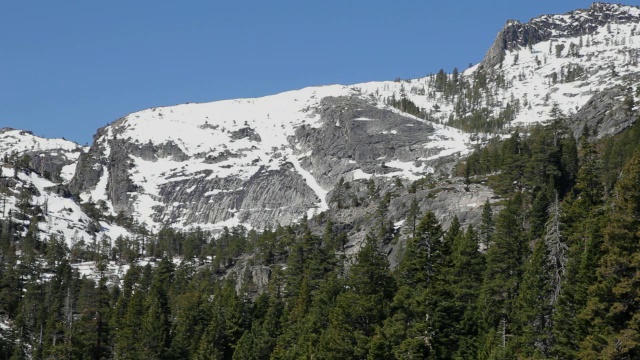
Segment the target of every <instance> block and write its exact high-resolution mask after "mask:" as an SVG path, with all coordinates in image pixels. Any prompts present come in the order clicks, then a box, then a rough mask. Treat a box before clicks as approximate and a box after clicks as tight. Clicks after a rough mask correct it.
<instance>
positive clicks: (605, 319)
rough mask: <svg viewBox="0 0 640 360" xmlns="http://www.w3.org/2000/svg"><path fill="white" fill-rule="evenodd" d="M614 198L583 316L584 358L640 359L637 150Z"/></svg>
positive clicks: (639, 166) (639, 177) (639, 159)
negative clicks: (586, 328)
mask: <svg viewBox="0 0 640 360" xmlns="http://www.w3.org/2000/svg"><path fill="white" fill-rule="evenodd" d="M614 194H615V198H614V199H613V204H612V205H613V206H612V208H611V210H610V212H609V222H608V225H607V227H606V228H605V230H604V243H603V250H604V255H603V256H602V258H601V260H600V264H599V266H598V271H597V281H596V283H595V284H594V285H593V286H592V287H591V288H590V289H589V300H588V304H587V307H586V309H585V310H584V312H583V316H585V317H586V318H587V319H589V321H590V323H591V329H590V334H589V335H588V336H587V337H586V339H585V340H584V341H583V342H582V343H581V344H580V348H581V350H580V356H581V357H584V358H592V357H602V358H608V359H614V358H615V359H623V358H627V359H632V358H639V357H640V315H639V314H640V312H639V311H638V310H640V309H639V308H640V303H639V302H638V299H640V286H638V284H640V231H638V229H640V150H636V152H635V153H634V155H633V157H632V158H631V159H630V160H629V162H628V163H627V164H626V166H625V167H624V168H623V171H622V174H621V177H620V180H619V181H618V183H617V184H616V188H615V193H614Z"/></svg>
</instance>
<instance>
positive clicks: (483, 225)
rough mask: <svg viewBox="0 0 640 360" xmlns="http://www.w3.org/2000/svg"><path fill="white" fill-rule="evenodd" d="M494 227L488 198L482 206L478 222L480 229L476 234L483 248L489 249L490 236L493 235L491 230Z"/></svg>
mask: <svg viewBox="0 0 640 360" xmlns="http://www.w3.org/2000/svg"><path fill="white" fill-rule="evenodd" d="M494 230H495V227H494V225H493V210H491V203H490V202H489V199H487V201H485V203H484V206H483V207H482V218H481V222H480V231H479V234H478V236H479V237H480V244H481V245H482V247H483V249H484V250H487V249H489V245H490V243H491V237H492V236H493V232H494Z"/></svg>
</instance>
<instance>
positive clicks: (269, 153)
mask: <svg viewBox="0 0 640 360" xmlns="http://www.w3.org/2000/svg"><path fill="white" fill-rule="evenodd" d="M639 22H640V9H638V8H636V7H630V6H622V5H611V4H604V3H595V4H593V5H592V6H591V7H590V8H589V9H584V10H577V11H574V12H571V13H568V14H564V15H545V16H541V17H538V18H535V19H532V20H531V21H530V22H528V23H520V22H518V21H508V22H507V23H506V25H505V26H504V28H503V29H502V30H500V32H499V33H498V36H497V38H496V41H495V43H494V45H493V46H492V47H491V49H489V51H488V52H487V55H486V57H485V59H484V60H483V61H482V62H481V63H480V64H477V65H475V66H472V67H470V68H468V69H466V70H464V71H457V70H454V71H453V72H451V73H446V72H444V71H441V72H439V73H438V74H434V75H429V76H426V77H424V78H419V79H413V80H396V81H383V82H369V83H363V84H355V85H350V86H343V85H332V86H320V87H309V88H305V89H301V90H296V91H289V92H285V93H281V94H277V95H273V96H267V97H262V98H256V99H238V100H227V101H218V102H212V103H203V104H183V105H177V106H168V107H158V108H152V109H147V110H143V111H139V112H136V113H133V114H130V115H127V116H125V117H123V118H121V119H119V120H117V121H115V122H113V123H112V124H110V125H108V126H106V127H104V128H101V129H99V130H98V132H97V134H96V135H95V137H94V142H93V144H92V146H91V147H90V148H89V149H82V148H80V147H79V146H77V145H75V144H73V145H71V144H67V143H65V144H66V145H64V146H62V145H61V146H60V148H61V149H62V148H64V149H65V150H64V154H67V155H65V156H66V157H65V156H63V157H64V159H65V160H64V161H62V162H60V164H63V165H61V166H60V165H56V167H55V168H52V169H50V170H47V171H49V173H50V174H52V173H53V172H51V171H54V172H57V173H56V175H58V177H59V178H58V180H60V181H62V182H63V183H64V184H67V183H68V188H69V189H70V190H71V192H72V193H74V194H77V195H78V196H79V197H80V198H81V199H82V201H88V202H94V203H99V204H101V206H102V207H104V208H106V209H108V211H109V212H111V214H113V215H116V214H122V215H125V216H129V217H132V218H133V219H135V220H136V221H137V222H139V223H144V224H146V225H147V226H149V227H151V228H155V229H158V228H160V227H162V226H165V225H169V226H174V227H180V228H190V227H195V226H199V227H202V228H205V229H209V230H217V229H221V228H223V227H224V226H232V225H236V224H243V225H246V226H248V227H254V228H262V227H265V226H273V225H276V224H277V223H281V224H285V223H290V222H293V221H297V220H299V219H300V218H301V217H302V216H303V215H305V214H306V215H308V216H312V215H314V214H317V213H320V212H322V211H325V210H327V209H329V208H330V206H331V204H330V203H329V202H330V199H331V191H333V190H334V188H335V186H336V184H337V183H338V181H339V180H340V178H343V179H344V180H356V181H357V180H362V181H364V180H367V179H369V178H371V177H375V178H376V179H377V181H378V182H385V181H387V180H389V181H388V182H389V183H391V180H393V179H394V178H396V177H398V178H399V179H401V180H400V181H401V182H402V181H406V180H416V179H419V178H421V177H423V176H424V175H426V174H432V173H435V174H444V175H446V174H448V173H449V172H450V169H451V167H452V165H453V164H454V163H455V162H456V160H457V159H459V157H460V156H464V155H465V154H467V153H469V152H470V151H471V149H472V148H473V146H475V145H476V144H481V143H482V140H483V139H485V138H487V137H488V136H493V135H496V134H500V133H507V132H509V130H510V129H512V128H514V127H516V126H528V125H531V124H536V123H541V122H544V121H546V120H548V119H550V118H551V116H559V114H560V113H562V114H563V116H564V117H566V118H567V120H568V121H569V123H570V124H571V127H572V128H573V129H574V131H575V132H576V134H579V133H580V132H581V131H582V129H583V127H584V125H585V124H587V125H589V127H590V128H591V129H592V130H593V131H594V132H595V136H605V135H607V134H611V133H615V132H619V131H621V130H622V129H623V128H624V127H626V126H628V125H629V124H631V123H632V122H633V121H634V119H635V117H634V116H632V114H631V113H630V111H628V110H629V109H627V108H625V106H624V105H623V100H624V99H625V97H629V96H631V97H632V100H635V99H634V98H633V97H634V96H635V88H636V86H637V85H638V72H639V71H640V68H639V64H638V56H639V55H640V53H639V51H638V48H639V47H640V31H638V29H637V25H638V23H639ZM630 88H632V89H633V90H634V91H631V90H629V89H630ZM552 109H555V110H554V111H552ZM631 110H633V109H631ZM552 113H555V115H551V114H552ZM486 124H491V125H486ZM5 133H6V134H9V133H7V132H5ZM11 134H12V135H11V137H9V135H7V136H4V137H3V138H2V139H0V147H1V148H0V149H2V151H4V152H5V153H6V152H11V151H14V150H17V151H26V150H28V149H26V148H28V147H29V145H28V144H29V141H31V140H29V139H28V136H31V135H28V136H27V135H20V136H23V137H24V136H27V137H25V138H24V139H23V138H19V137H17V136H18V135H16V134H15V133H14V132H11ZM18 134H19V132H18ZM13 139H17V140H13ZM57 142H58V140H51V144H54V143H57ZM36 143H38V145H37V146H36V145H31V146H32V148H31V150H29V151H32V152H33V151H34V149H35V148H37V147H38V146H41V147H45V148H46V149H45V148H43V149H42V150H43V153H51V152H52V148H53V147H55V146H54V145H48V144H49V143H47V142H45V141H44V140H43V141H39V142H38V141H36ZM47 146H50V147H48V148H47ZM65 146H67V147H65ZM74 156H75V157H74ZM76 159H77V161H76ZM44 163H51V161H48V162H44ZM41 172H42V173H44V170H43V171H41ZM72 174H73V176H71V175H72ZM402 179H404V180H402ZM393 181H395V180H393ZM48 185H50V184H48ZM480 205H481V203H478V204H476V205H475V207H476V208H479V207H480Z"/></svg>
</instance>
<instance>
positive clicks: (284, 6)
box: [0, 0, 591, 144]
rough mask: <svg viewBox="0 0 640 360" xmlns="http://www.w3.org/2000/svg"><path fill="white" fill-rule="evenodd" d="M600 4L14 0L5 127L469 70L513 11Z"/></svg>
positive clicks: (64, 132)
mask: <svg viewBox="0 0 640 360" xmlns="http://www.w3.org/2000/svg"><path fill="white" fill-rule="evenodd" d="M590 3H591V1H557V0H537V1H513V0H492V1H477V0H465V1H437V2H436V1H425V0H414V1H408V0H395V1H390V0H366V1H365V0H358V1H356V0H340V1H338V0H322V1H301V0H296V1H293V0H291V1H279V0H272V1H264V0H260V1H195V0H194V1H164V0H155V1H147V0H128V1H120V0H112V1H71V0H69V1H50V0H32V1H5V2H3V4H2V8H1V12H0V44H1V46H2V52H1V55H0V69H1V70H0V127H5V126H9V127H14V128H20V129H28V130H33V131H34V132H35V133H36V134H37V135H41V136H47V137H66V138H67V139H70V140H74V141H76V142H79V143H82V144H84V143H86V142H89V143H90V142H91V138H92V136H93V134H94V133H95V131H96V130H97V129H98V128H99V127H101V126H104V125H106V124H108V123H110V122H112V121H114V120H115V119H117V118H119V117H121V116H124V115H126V114H128V113H131V112H133V111H137V110H141V109H144V108H148V107H154V106H162V105H173V104H179V103H185V102H204V101H213V100H220V99H229V98H238V97H256V96H263V95H269V94H273V93H277V92H281V91H286V90H292V89H297V88H302V87H305V86H311V85H323V84H334V83H341V84H352V83H358V82H364V81H371V80H392V79H394V78H396V77H401V78H415V77H420V76H424V75H427V74H429V73H435V72H437V71H438V70H439V69H440V68H444V69H445V70H447V71H450V70H452V69H453V68H454V67H458V68H460V69H464V68H466V67H467V65H468V64H469V63H477V62H478V61H480V60H481V59H482V57H483V56H484V54H485V52H486V51H487V49H488V48H489V46H490V45H491V44H492V43H493V40H494V37H495V35H496V33H497V32H498V30H499V29H500V28H501V27H502V26H503V25H504V23H505V21H506V20H507V19H518V20H521V21H528V20H529V19H530V18H532V17H535V16H538V15H541V14H550V13H565V12H567V11H569V10H572V9H575V8H584V7H588V6H589V5H590Z"/></svg>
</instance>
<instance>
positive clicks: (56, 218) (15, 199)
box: [0, 168, 129, 246]
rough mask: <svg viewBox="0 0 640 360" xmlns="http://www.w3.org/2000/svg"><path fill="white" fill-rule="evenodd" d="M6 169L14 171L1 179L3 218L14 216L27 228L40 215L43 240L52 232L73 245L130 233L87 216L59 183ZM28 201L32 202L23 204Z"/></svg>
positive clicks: (33, 173) (0, 193)
mask: <svg viewBox="0 0 640 360" xmlns="http://www.w3.org/2000/svg"><path fill="white" fill-rule="evenodd" d="M3 173H4V174H8V173H10V174H11V175H12V176H10V177H9V176H6V177H4V179H0V182H1V183H2V186H0V206H1V207H0V220H8V219H10V220H11V221H12V222H14V223H20V224H22V225H23V229H27V228H28V227H29V225H30V223H31V221H32V219H34V218H35V219H38V221H37V227H38V230H39V236H40V239H41V240H42V241H46V239H47V238H48V237H49V236H52V235H54V236H57V237H58V238H59V239H61V238H62V237H64V239H65V240H66V242H67V244H68V245H69V246H72V245H73V244H75V243H77V242H78V241H84V243H85V244H90V243H91V242H92V241H93V240H94V239H99V240H100V239H102V238H103V237H104V236H107V237H109V238H110V239H112V240H114V239H116V238H117V237H118V236H120V235H123V236H127V235H129V232H128V231H127V230H126V229H124V228H122V227H120V226H117V225H112V224H108V223H106V222H95V221H94V220H92V219H91V218H89V216H87V215H86V214H85V213H84V212H83V210H82V208H81V207H80V205H79V204H78V203H77V202H76V201H75V200H74V199H73V198H72V197H69V196H66V195H67V194H65V193H64V191H60V188H59V184H56V183H53V182H51V181H50V180H47V179H45V178H43V177H42V176H40V175H38V174H36V173H35V172H30V171H18V173H17V176H16V177H14V176H13V170H11V171H10V170H9V168H3ZM21 204H28V205H21Z"/></svg>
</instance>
